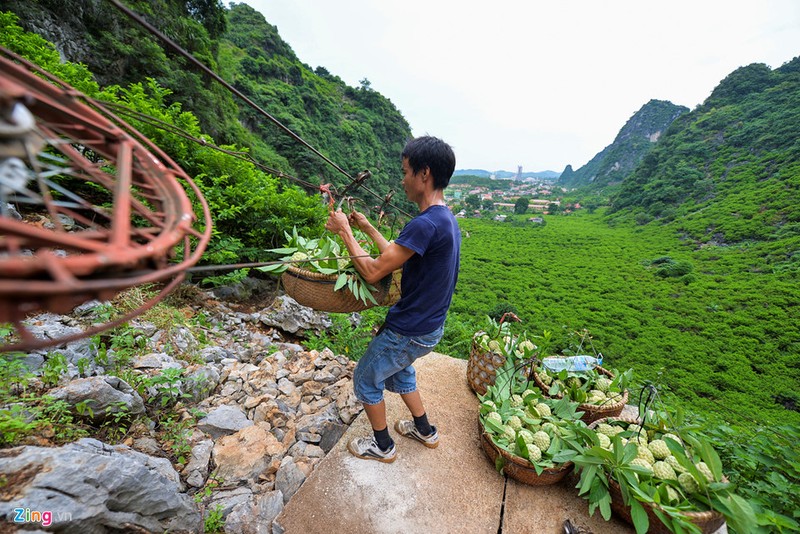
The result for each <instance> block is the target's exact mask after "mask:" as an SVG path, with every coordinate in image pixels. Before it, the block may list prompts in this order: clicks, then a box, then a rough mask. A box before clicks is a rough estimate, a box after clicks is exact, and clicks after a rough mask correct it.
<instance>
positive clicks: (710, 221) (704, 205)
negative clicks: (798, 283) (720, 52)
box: [612, 57, 800, 271]
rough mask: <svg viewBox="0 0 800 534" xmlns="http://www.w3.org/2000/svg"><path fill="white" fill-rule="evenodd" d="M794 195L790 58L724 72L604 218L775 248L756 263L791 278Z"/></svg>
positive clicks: (795, 90)
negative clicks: (653, 222)
mask: <svg viewBox="0 0 800 534" xmlns="http://www.w3.org/2000/svg"><path fill="white" fill-rule="evenodd" d="M799 189H800V57H798V58H795V59H794V60H792V61H791V62H789V63H786V64H785V65H783V66H782V67H780V68H777V69H774V70H770V68H769V67H767V66H766V65H763V64H753V65H749V66H746V67H741V68H739V69H737V70H736V71H734V72H733V73H731V74H730V75H728V76H727V77H726V78H725V79H724V80H723V81H722V82H721V83H720V84H719V86H717V87H716V88H715V89H714V91H713V92H712V94H711V96H709V98H708V99H707V100H706V101H705V102H704V103H703V105H701V106H699V107H698V108H697V109H695V110H694V111H692V112H691V113H687V114H685V115H683V116H681V117H680V118H678V119H677V120H676V121H675V123H674V124H673V126H672V127H671V128H670V129H669V131H668V132H667V133H666V134H665V135H664V136H663V137H662V138H661V140H660V141H659V142H658V144H657V145H656V146H655V147H654V149H653V150H652V151H651V152H650V153H649V154H647V155H646V156H645V157H644V159H643V161H642V163H641V165H639V166H638V167H637V168H636V169H635V170H634V172H633V173H631V174H630V175H629V176H628V177H627V178H626V179H625V181H624V182H623V183H622V187H621V190H620V191H619V194H618V195H617V196H616V197H615V198H614V199H613V204H612V211H613V212H616V213H617V214H618V215H622V216H626V217H627V216H634V217H635V218H636V219H637V221H639V222H640V223H646V222H648V221H650V220H653V219H657V220H658V221H659V222H661V223H671V224H673V225H674V227H675V229H676V231H677V232H679V233H681V234H682V235H685V236H686V237H688V238H690V239H692V240H694V241H696V242H698V243H701V244H717V245H731V244H743V243H750V244H751V245H752V244H753V243H769V242H773V243H778V242H782V243H783V245H782V246H778V247H773V249H771V250H764V254H766V255H767V256H766V257H765V258H766V260H767V261H768V263H771V264H772V268H777V269H789V270H792V271H796V270H797V268H798V265H800V258H798V257H797V251H798V238H799V237H800V224H798V221H800V207H798V204H797V199H798V198H799V197H800V195H798V193H800V191H799ZM762 257H764V256H762Z"/></svg>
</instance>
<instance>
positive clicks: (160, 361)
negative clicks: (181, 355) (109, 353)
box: [131, 352, 181, 369]
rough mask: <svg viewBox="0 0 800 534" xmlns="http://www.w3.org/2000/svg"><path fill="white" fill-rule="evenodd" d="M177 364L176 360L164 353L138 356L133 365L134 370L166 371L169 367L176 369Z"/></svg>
mask: <svg viewBox="0 0 800 534" xmlns="http://www.w3.org/2000/svg"><path fill="white" fill-rule="evenodd" d="M175 364H177V366H178V367H181V365H180V364H178V363H177V362H176V361H175V358H173V357H172V356H169V355H168V354H165V353H163V352H151V353H150V354H143V355H141V356H136V357H135V358H134V359H133V361H132V362H131V365H133V368H134V369H166V368H167V367H174V366H175Z"/></svg>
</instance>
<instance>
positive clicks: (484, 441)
mask: <svg viewBox="0 0 800 534" xmlns="http://www.w3.org/2000/svg"><path fill="white" fill-rule="evenodd" d="M478 429H479V431H480V432H481V445H482V446H483V451H484V452H485V453H486V456H488V457H489V460H491V462H492V464H494V463H495V462H496V460H497V456H498V455H499V456H502V457H503V459H504V460H505V465H504V466H503V472H504V473H505V474H506V475H508V476H510V477H511V478H513V479H514V480H517V481H519V482H522V483H523V484H528V485H531V486H548V485H551V484H556V483H558V482H561V480H563V479H564V477H566V476H567V475H568V474H569V473H570V472H572V470H573V468H574V467H575V464H573V463H572V462H567V463H565V464H562V465H561V466H559V467H551V468H545V469H544V470H543V471H542V473H541V474H539V473H537V472H536V469H535V468H534V467H533V464H531V463H530V462H529V461H528V460H526V459H525V458H521V457H519V456H516V455H514V454H511V453H510V452H508V451H507V450H505V449H503V448H501V447H498V446H497V445H495V443H494V442H493V441H492V438H491V437H490V436H489V434H487V433H486V432H484V430H483V426H482V425H481V424H480V421H479V422H478Z"/></svg>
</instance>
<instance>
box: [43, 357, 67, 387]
mask: <svg viewBox="0 0 800 534" xmlns="http://www.w3.org/2000/svg"><path fill="white" fill-rule="evenodd" d="M66 371H67V358H66V356H64V355H63V354H61V353H60V352H51V353H49V354H48V355H47V360H45V362H44V365H43V366H42V382H44V384H45V385H46V386H55V385H57V384H58V381H59V379H60V378H61V375H62V374H64V373H65V372H66Z"/></svg>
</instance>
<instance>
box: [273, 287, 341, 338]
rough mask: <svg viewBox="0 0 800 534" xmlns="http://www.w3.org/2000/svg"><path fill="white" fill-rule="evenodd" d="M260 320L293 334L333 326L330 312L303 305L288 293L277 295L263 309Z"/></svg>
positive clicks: (318, 330)
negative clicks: (322, 311) (317, 310)
mask: <svg viewBox="0 0 800 534" xmlns="http://www.w3.org/2000/svg"><path fill="white" fill-rule="evenodd" d="M259 320H260V321H261V322H262V323H264V324H265V325H267V326H274V327H277V328H280V329H281V330H283V331H284V332H291V333H292V334H297V333H298V332H300V333H302V332H305V331H312V332H321V331H323V330H326V329H328V328H330V326H331V320H330V318H329V317H328V314H326V313H321V312H315V311H314V310H312V309H311V308H308V307H306V306H301V305H300V304H298V303H297V301H296V300H294V299H293V298H291V297H289V296H286V295H282V296H279V297H276V298H275V300H274V301H273V302H272V304H271V305H270V306H269V307H267V308H264V309H263V310H261V311H260V312H259Z"/></svg>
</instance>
